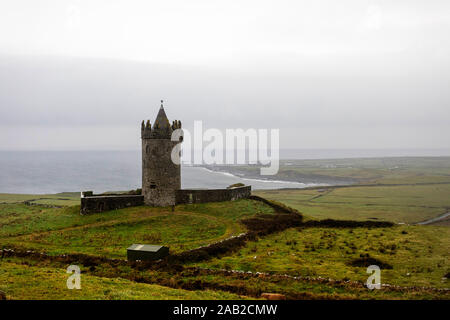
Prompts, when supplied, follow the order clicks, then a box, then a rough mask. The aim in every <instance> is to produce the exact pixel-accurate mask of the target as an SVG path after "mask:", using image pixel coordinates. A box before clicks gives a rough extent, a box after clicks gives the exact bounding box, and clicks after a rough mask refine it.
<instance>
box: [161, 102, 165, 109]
mask: <svg viewBox="0 0 450 320" xmlns="http://www.w3.org/2000/svg"><path fill="white" fill-rule="evenodd" d="M163 103H164V100H161V109H163Z"/></svg>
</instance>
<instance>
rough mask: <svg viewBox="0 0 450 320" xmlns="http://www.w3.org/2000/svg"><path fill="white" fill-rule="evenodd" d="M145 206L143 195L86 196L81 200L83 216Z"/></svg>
mask: <svg viewBox="0 0 450 320" xmlns="http://www.w3.org/2000/svg"><path fill="white" fill-rule="evenodd" d="M143 204H144V196H142V195H109V196H96V195H92V196H86V194H84V197H82V198H81V209H80V213H81V214H89V213H95V212H103V211H108V210H115V209H121V208H127V207H134V206H141V205H143Z"/></svg>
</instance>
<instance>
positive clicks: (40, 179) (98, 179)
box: [0, 151, 312, 194]
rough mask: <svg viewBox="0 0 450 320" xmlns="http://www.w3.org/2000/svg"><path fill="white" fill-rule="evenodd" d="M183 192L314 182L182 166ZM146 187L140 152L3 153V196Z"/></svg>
mask: <svg viewBox="0 0 450 320" xmlns="http://www.w3.org/2000/svg"><path fill="white" fill-rule="evenodd" d="M181 176H182V187H183V188H224V187H227V186H229V185H230V184H233V183H237V182H242V183H245V184H247V185H252V187H253V188H254V189H276V188H287V187H291V188H292V187H295V188H302V187H306V186H309V185H312V184H308V183H296V182H288V181H286V182H282V181H264V180H254V179H243V178H240V177H236V176H233V175H231V174H229V173H220V172H213V171H210V170H207V169H205V168H200V167H187V166H183V168H182V174H181ZM140 187H141V153H140V152H139V151H50V152H48V151H1V152H0V193H37V194H39V193H58V192H65V191H81V190H93V191H94V192H106V191H114V190H131V189H136V188H140Z"/></svg>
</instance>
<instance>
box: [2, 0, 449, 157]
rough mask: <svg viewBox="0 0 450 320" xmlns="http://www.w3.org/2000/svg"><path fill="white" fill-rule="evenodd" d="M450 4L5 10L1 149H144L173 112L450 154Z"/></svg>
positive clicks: (83, 4) (332, 140)
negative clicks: (144, 134)
mask: <svg viewBox="0 0 450 320" xmlns="http://www.w3.org/2000/svg"><path fill="white" fill-rule="evenodd" d="M449 88H450V1H448V0H442V1H439V0H433V1H426V0H422V1H421V0H396V1H392V0H386V1H375V0H373V1H365V0H341V1H336V0H311V1H299V0H273V1H267V0H255V1H253V0H251V1H250V0H240V1H231V0H229V1H224V0H221V1H216V0H204V1H203V0H202V1H200V0H189V1H186V0H177V1H173V0H168V1H149V0H145V1H133V0H127V1H114V0H89V1H87V0H86V1H81V0H79V1H75V0H72V1H64V0H55V1H45V0H40V1H36V0H29V1H25V0H14V1H12V0H11V1H1V2H0V108H1V109H0V150H9V149H15V150H17V149H19V150H23V149H24V150H30V149H41V150H42V149H44V150H47V149H51V150H60V149H65V150H67V149H137V148H139V144H140V137H139V134H140V121H141V120H142V119H150V120H151V121H153V119H154V117H155V116H156V113H157V111H158V108H159V100H160V99H164V100H166V112H167V114H168V116H169V118H170V120H173V119H180V120H181V121H182V122H183V124H184V126H185V127H187V128H190V127H191V126H192V123H193V121H194V120H203V121H204V126H205V127H216V128H239V127H240V128H268V129H270V128H279V129H280V139H281V146H282V147H284V148H450V139H449V137H450V92H449Z"/></svg>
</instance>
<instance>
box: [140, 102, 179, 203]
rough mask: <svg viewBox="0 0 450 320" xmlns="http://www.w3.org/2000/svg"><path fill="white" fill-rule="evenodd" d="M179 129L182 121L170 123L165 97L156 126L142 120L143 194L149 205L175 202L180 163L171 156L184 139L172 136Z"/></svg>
mask: <svg viewBox="0 0 450 320" xmlns="http://www.w3.org/2000/svg"><path fill="white" fill-rule="evenodd" d="M176 129H181V122H180V121H178V120H175V121H173V122H172V124H170V123H169V120H168V119H167V116H166V113H165V111H164V107H163V101H162V100H161V108H160V109H159V112H158V115H157V116H156V120H155V122H154V123H153V125H151V124H150V121H149V120H147V122H146V123H145V122H144V121H142V126H141V138H142V194H143V195H144V202H145V204H146V205H150V206H157V207H161V206H170V205H175V193H176V190H179V189H181V166H180V164H176V163H174V162H173V161H172V158H171V154H172V150H173V148H174V147H175V146H176V145H177V144H178V143H180V142H181V139H179V141H172V139H171V136H172V132H173V131H174V130H176Z"/></svg>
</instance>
